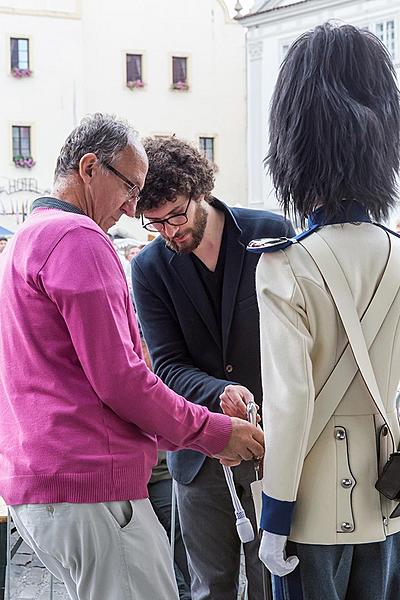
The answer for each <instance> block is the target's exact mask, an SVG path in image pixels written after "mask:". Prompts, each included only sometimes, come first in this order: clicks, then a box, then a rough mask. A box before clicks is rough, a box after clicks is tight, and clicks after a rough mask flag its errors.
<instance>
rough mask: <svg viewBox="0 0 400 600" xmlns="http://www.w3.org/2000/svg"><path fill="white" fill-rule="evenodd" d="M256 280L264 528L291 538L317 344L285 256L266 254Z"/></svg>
mask: <svg viewBox="0 0 400 600" xmlns="http://www.w3.org/2000/svg"><path fill="white" fill-rule="evenodd" d="M256 280H257V297H258V303H259V308H260V335H261V365H262V383H263V423H264V432H265V458H264V479H263V509H262V516H261V528H262V529H264V530H266V531H269V532H271V533H276V534H279V535H288V534H289V532H290V525H291V519H292V513H293V510H294V506H295V501H296V496H297V490H298V486H299V481H300V476H301V472H302V468H303V462H304V459H305V456H306V449H307V441H308V436H309V432H310V427H311V421H312V417H313V409H314V384H313V376H312V375H313V374H312V363H311V358H310V353H311V348H312V345H313V340H312V336H311V334H310V331H309V325H308V320H307V314H306V307H305V302H304V298H303V295H302V293H301V289H300V286H299V283H298V281H297V280H296V278H295V276H294V274H293V272H292V269H291V267H290V264H289V262H288V259H287V256H286V253H285V252H283V251H278V252H276V253H270V254H263V255H262V257H261V259H260V261H259V264H258V267H257V274H256Z"/></svg>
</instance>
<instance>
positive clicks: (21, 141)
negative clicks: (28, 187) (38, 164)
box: [12, 125, 35, 168]
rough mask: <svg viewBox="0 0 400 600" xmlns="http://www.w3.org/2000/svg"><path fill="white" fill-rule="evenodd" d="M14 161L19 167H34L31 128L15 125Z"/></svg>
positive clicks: (13, 140)
mask: <svg viewBox="0 0 400 600" xmlns="http://www.w3.org/2000/svg"><path fill="white" fill-rule="evenodd" d="M12 144H13V161H14V163H15V164H16V165H17V166H18V167H29V168H30V167H33V165H34V164H35V163H34V161H33V159H32V155H31V128H30V127H25V126H20V125H13V128H12Z"/></svg>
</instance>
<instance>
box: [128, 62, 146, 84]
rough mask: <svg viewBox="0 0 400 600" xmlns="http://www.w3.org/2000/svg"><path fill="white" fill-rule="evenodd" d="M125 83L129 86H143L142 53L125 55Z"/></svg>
mask: <svg viewBox="0 0 400 600" xmlns="http://www.w3.org/2000/svg"><path fill="white" fill-rule="evenodd" d="M126 85H127V87H129V88H138V87H143V86H144V84H143V74H142V55H141V54H127V55H126Z"/></svg>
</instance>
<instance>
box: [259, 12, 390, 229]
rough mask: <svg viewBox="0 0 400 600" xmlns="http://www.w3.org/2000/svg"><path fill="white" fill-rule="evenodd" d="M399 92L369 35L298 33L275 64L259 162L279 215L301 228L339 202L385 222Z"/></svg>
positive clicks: (324, 29) (347, 30)
mask: <svg viewBox="0 0 400 600" xmlns="http://www.w3.org/2000/svg"><path fill="white" fill-rule="evenodd" d="M399 136H400V111H399V90H398V88H397V84H396V74H395V71H394V68H393V64H392V61H391V59H390V56H389V54H388V52H387V50H386V48H385V46H384V45H383V44H382V43H381V42H380V40H379V39H378V38H377V37H376V36H374V35H373V34H372V33H370V32H369V31H365V30H360V29H357V28H356V27H353V26H351V25H342V26H335V25H331V24H329V23H326V24H324V25H321V26H319V27H316V28H315V29H314V30H312V31H310V32H307V33H305V34H303V35H302V36H301V37H299V38H298V39H297V40H296V41H295V42H294V43H293V45H292V46H291V47H290V49H289V51H288V53H287V55H286V58H285V60H284V61H283V63H282V66H281V70H280V73H279V77H278V81H277V84H276V87H275V90H274V94H273V98H272V104H271V113H270V145H269V152H268V155H267V157H266V159H265V164H266V165H267V166H268V168H269V171H270V173H271V175H272V179H273V183H274V187H275V189H276V191H277V196H278V200H279V202H280V204H281V205H282V206H283V209H284V212H285V214H286V215H292V216H293V215H297V216H298V217H299V218H300V221H301V223H302V224H304V221H305V218H306V217H307V215H309V214H310V213H311V212H312V210H313V209H314V208H316V207H317V206H318V205H321V204H323V205H324V206H325V207H326V211H325V215H326V217H327V218H329V217H331V216H332V215H333V214H334V213H335V212H336V211H337V210H338V207H339V205H342V206H343V204H342V203H343V200H346V199H354V200H357V201H359V202H360V203H361V204H362V205H363V207H364V208H365V209H366V210H367V211H368V212H369V214H370V216H371V217H372V218H373V219H374V220H376V221H380V220H382V219H386V218H387V217H388V215H389V213H390V209H391V207H392V206H393V205H394V203H395V201H396V192H397V189H396V175H397V173H398V170H399Z"/></svg>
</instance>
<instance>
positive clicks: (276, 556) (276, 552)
mask: <svg viewBox="0 0 400 600" xmlns="http://www.w3.org/2000/svg"><path fill="white" fill-rule="evenodd" d="M286 542H287V536H286V535H277V534H276V533H270V532H269V531H263V534H262V539H261V544H260V549H259V551H258V558H259V559H260V560H261V562H263V563H264V565H265V566H266V567H267V569H268V570H269V571H270V572H271V573H272V575H278V577H284V576H285V575H289V573H291V572H292V571H294V569H295V568H296V567H297V565H298V564H299V559H298V558H297V556H289V558H286V559H285V546H286Z"/></svg>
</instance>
